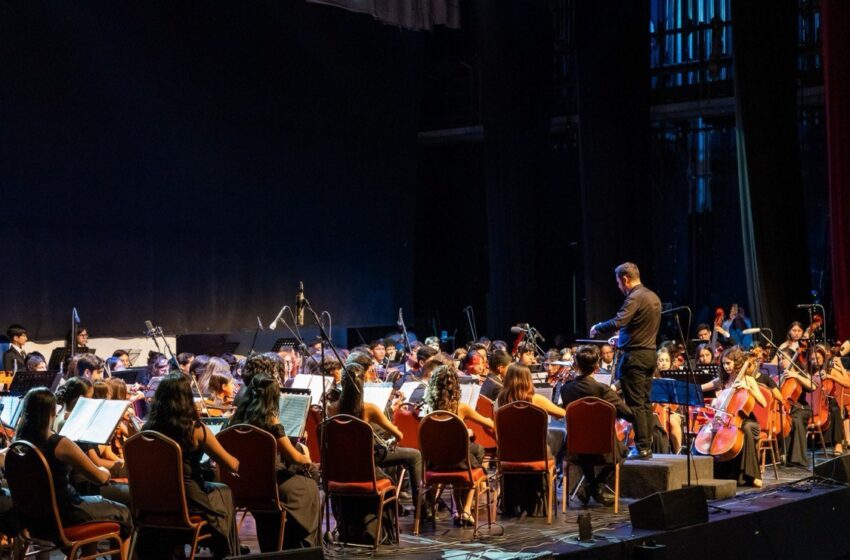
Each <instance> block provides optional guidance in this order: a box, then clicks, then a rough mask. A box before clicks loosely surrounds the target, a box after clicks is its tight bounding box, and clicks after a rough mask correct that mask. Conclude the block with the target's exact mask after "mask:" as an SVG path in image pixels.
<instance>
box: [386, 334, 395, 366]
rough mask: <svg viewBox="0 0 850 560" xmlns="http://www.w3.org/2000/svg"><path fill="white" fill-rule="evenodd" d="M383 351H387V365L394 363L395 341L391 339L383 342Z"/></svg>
mask: <svg viewBox="0 0 850 560" xmlns="http://www.w3.org/2000/svg"><path fill="white" fill-rule="evenodd" d="M384 349H385V350H386V351H387V365H389V364H394V363H396V358H398V348H396V345H395V341H393V339H391V338H388V339H386V340H385V341H384Z"/></svg>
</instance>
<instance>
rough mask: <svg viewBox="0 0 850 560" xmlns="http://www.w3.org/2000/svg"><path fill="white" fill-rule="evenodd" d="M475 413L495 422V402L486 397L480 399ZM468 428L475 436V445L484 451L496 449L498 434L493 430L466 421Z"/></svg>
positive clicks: (468, 420) (476, 404)
mask: <svg viewBox="0 0 850 560" xmlns="http://www.w3.org/2000/svg"><path fill="white" fill-rule="evenodd" d="M475 411H476V412H478V414H480V415H481V416H484V417H485V418H489V419H490V420H494V421H495V419H496V418H495V415H494V413H493V401H491V400H490V399H488V398H487V397H484V396H479V397H478V402H477V403H475ZM466 426H467V427H468V428H469V429H470V430H472V434H473V435H474V436H475V443H477V444H478V445H480V446H481V447H483V448H484V449H496V447H497V442H496V432H495V431H494V430H493V429H492V428H488V427H487V426H483V425H481V424H479V423H478V422H474V421H472V420H471V419H467V420H466Z"/></svg>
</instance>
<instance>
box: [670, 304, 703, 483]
mask: <svg viewBox="0 0 850 560" xmlns="http://www.w3.org/2000/svg"><path fill="white" fill-rule="evenodd" d="M685 309H686V310H687V311H688V315H689V317H688V323H689V324H690V322H691V318H690V314H691V309H690V308H689V307H687V306H685ZM673 317H675V319H676V331H677V332H678V334H679V337H680V340H681V341H682V347H683V348H684V349H685V379H687V386H688V394H687V396H686V397H685V403H684V408H685V427H684V430H682V436H684V440H685V441H684V442H683V443H684V444H685V454H686V455H687V461H688V468H687V471H688V486H689V487H690V485H691V462H692V461H693V455H692V453H691V387H696V384H697V379H696V374H694V370H693V368H692V367H691V357H690V355H688V346H687V344H688V342H687V340H686V339H685V333H684V331H683V330H682V322H681V321H680V320H679V314H678V313H674V314H673ZM677 452H678V450H677Z"/></svg>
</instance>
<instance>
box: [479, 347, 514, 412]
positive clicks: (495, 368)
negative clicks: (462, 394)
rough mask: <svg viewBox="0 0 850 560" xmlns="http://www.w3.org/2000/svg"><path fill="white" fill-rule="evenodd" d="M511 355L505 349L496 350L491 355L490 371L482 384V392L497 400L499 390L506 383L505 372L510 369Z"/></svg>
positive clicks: (492, 399)
mask: <svg viewBox="0 0 850 560" xmlns="http://www.w3.org/2000/svg"><path fill="white" fill-rule="evenodd" d="M512 361H513V360H511V355H510V354H508V353H507V352H506V351H504V350H496V351H494V352H493V354H492V355H491V357H490V360H489V363H490V372H489V373H488V374H487V377H486V379H484V383H483V384H482V385H481V392H480V394H481V395H483V396H485V397H487V398H488V399H490V400H491V401H493V402H495V401H496V397H498V396H499V391H501V390H502V385H504V382H505V381H504V380H505V374H506V373H507V371H508V366H509V365H511V362H512Z"/></svg>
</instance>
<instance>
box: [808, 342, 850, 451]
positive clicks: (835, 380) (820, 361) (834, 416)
mask: <svg viewBox="0 0 850 560" xmlns="http://www.w3.org/2000/svg"><path fill="white" fill-rule="evenodd" d="M814 361H815V363H814V366H815V368H817V370H818V371H819V378H820V380H821V384H822V386H823V388H824V389H825V390H826V389H827V385H833V387H834V388H833V390H832V391H830V394H829V396H828V399H827V402H828V406H829V428H828V429H827V430H826V433H824V437H825V439H826V440H827V441H829V442H831V443H832V445H833V452H834V453H835V454H836V455H841V454H842V453H844V442H845V441H847V439H848V438H847V432H846V429H845V428H846V427H845V425H844V420H843V418H842V414H841V406H840V405H839V404H838V402H837V400H836V396H839V395H840V391H839V387H835V386H834V384H837V385H839V386H840V388H843V389H844V390H848V389H850V376H848V375H847V372H846V371H844V366H843V365H842V364H841V360H840V359H838V358H835V357H833V355H832V351H831V350H830V349H829V347H828V346H826V345H825V344H818V345H816V346H815V354H814ZM830 382H831V383H830Z"/></svg>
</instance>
